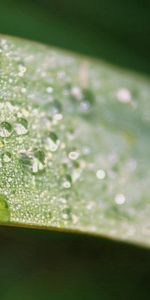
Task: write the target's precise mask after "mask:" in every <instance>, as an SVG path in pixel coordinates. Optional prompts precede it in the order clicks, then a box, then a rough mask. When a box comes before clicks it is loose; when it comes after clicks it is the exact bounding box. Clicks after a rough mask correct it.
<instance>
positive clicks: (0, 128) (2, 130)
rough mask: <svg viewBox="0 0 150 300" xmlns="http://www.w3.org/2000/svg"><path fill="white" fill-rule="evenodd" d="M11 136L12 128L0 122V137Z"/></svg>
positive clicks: (8, 124)
mask: <svg viewBox="0 0 150 300" xmlns="http://www.w3.org/2000/svg"><path fill="white" fill-rule="evenodd" d="M11 134H12V126H11V124H10V123H8V122H2V123H1V124H0V136H1V137H5V138H7V137H9V136H10V135H11Z"/></svg>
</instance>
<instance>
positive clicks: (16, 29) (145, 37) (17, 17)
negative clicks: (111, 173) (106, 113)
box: [0, 0, 150, 300]
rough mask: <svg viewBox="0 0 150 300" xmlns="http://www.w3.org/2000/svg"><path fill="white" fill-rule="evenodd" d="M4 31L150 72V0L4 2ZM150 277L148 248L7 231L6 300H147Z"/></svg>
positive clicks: (1, 263)
mask: <svg viewBox="0 0 150 300" xmlns="http://www.w3.org/2000/svg"><path fill="white" fill-rule="evenodd" d="M0 32H1V33H4V34H10V35H16V36H21V37H25V38H28V39H33V40H37V41H40V42H43V43H46V44H52V45H55V46H58V47H61V48H66V49H69V50H73V51H75V52H80V53H83V54H88V55H91V56H94V57H98V58H100V59H104V60H106V61H108V62H111V63H113V64H117V65H120V66H122V67H125V68H129V69H132V70H136V71H139V72H142V73H145V74H150V59H149V55H150V1H145V0H139V1H136V0H132V1H131V0H126V1H121V0H120V1H119V0H114V1H110V0H109V1H106V0H92V1H85V0H80V1H79V0H75V1H72V0H53V1H50V0H49V1H48V0H32V1H31V0H22V1H21V0H5V1H3V0H1V1H0ZM149 280H150V252H149V251H148V250H146V249H142V248H138V247H134V246H131V245H124V244H121V243H115V242H111V241H108V240H105V239H97V238H92V237H87V236H84V235H83V236H80V235H72V234H63V233H51V232H46V231H40V230H39V231H36V230H31V229H28V230H27V229H15V228H12V229H11V228H10V229H9V228H4V227H1V228H0V300H20V299H22V300H36V299H37V300H49V299H52V300H57V299H61V300H63V299H69V300H74V299H79V300H80V299H82V300H84V299H85V300H89V299H92V300H99V299H100V300H113V299H114V300H118V299H119V300H120V299H121V300H124V299H128V300H130V299H132V300H133V299H136V300H138V299H139V300H141V299H142V300H143V299H149V297H150V288H149Z"/></svg>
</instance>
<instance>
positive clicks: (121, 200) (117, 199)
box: [115, 194, 126, 205]
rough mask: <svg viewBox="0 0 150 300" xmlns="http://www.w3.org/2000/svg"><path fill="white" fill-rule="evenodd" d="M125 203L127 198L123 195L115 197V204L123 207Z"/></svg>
mask: <svg viewBox="0 0 150 300" xmlns="http://www.w3.org/2000/svg"><path fill="white" fill-rule="evenodd" d="M125 201H126V198H125V196H124V195H123V194H117V195H116V196H115V202H116V204H118V205H122V204H124V202H125Z"/></svg>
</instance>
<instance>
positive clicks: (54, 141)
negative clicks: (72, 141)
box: [46, 132, 60, 152]
mask: <svg viewBox="0 0 150 300" xmlns="http://www.w3.org/2000/svg"><path fill="white" fill-rule="evenodd" d="M46 142H47V145H48V146H49V149H50V151H52V152H55V151H56V150H57V149H58V146H59V143H60V142H59V139H58V137H57V135H56V133H55V132H50V135H49V137H48V138H47V139H46Z"/></svg>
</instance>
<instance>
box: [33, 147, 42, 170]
mask: <svg viewBox="0 0 150 300" xmlns="http://www.w3.org/2000/svg"><path fill="white" fill-rule="evenodd" d="M44 169H45V153H44V152H43V151H41V150H37V151H35V152H34V156H33V158H32V171H33V173H40V172H41V171H43V170H44Z"/></svg>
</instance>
